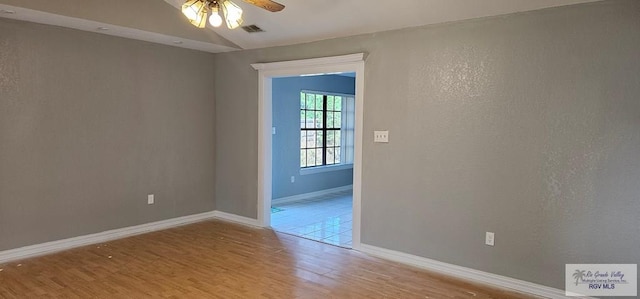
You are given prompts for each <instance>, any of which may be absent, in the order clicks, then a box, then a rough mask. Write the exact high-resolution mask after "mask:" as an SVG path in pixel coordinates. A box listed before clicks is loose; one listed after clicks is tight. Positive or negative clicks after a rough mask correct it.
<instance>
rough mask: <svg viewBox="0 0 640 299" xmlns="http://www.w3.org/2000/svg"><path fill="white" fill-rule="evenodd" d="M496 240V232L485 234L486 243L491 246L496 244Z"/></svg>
mask: <svg viewBox="0 0 640 299" xmlns="http://www.w3.org/2000/svg"><path fill="white" fill-rule="evenodd" d="M495 241H496V234H495V233H492V232H487V234H486V235H485V241H484V243H485V244H486V245H489V246H494V245H495Z"/></svg>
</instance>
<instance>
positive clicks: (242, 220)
mask: <svg viewBox="0 0 640 299" xmlns="http://www.w3.org/2000/svg"><path fill="white" fill-rule="evenodd" d="M213 217H215V218H218V219H222V220H227V221H231V222H236V223H239V224H244V225H248V226H254V227H261V225H260V222H258V220H257V219H253V218H248V217H244V216H239V215H236V214H230V213H225V212H221V211H214V212H213Z"/></svg>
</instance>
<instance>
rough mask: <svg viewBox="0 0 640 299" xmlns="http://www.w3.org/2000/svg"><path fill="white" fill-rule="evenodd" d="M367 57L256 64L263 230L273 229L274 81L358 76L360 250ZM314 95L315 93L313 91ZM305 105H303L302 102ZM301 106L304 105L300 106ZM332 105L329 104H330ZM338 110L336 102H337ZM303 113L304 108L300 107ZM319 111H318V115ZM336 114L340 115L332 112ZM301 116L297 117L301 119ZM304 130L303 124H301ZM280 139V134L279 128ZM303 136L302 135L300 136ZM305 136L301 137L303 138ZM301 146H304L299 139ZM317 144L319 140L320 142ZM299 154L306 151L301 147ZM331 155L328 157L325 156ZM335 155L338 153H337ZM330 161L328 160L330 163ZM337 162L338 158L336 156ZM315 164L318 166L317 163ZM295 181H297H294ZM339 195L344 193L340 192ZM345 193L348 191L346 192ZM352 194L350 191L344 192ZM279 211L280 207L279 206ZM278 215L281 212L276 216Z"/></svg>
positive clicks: (355, 235)
mask: <svg viewBox="0 0 640 299" xmlns="http://www.w3.org/2000/svg"><path fill="white" fill-rule="evenodd" d="M364 57H365V55H364V53H358V54H351V55H343V56H334V57H324V58H315V59H305V60H296V61H283V62H271V63H256V64H252V67H253V68H254V69H256V70H258V78H259V79H258V89H259V93H258V97H259V101H258V108H259V115H258V118H259V120H258V123H259V133H258V148H259V159H258V200H257V201H258V206H257V209H258V223H259V224H260V225H261V226H263V227H271V225H272V213H271V212H272V209H271V208H272V194H273V192H272V188H273V185H272V176H273V164H272V163H273V161H272V156H273V155H272V152H273V151H274V150H277V149H274V148H273V147H272V144H273V137H274V135H273V133H274V130H273V113H272V111H273V110H272V109H273V100H274V99H273V81H274V79H278V78H284V77H292V76H319V75H343V76H345V75H346V73H351V74H349V76H352V75H353V74H355V78H354V81H355V94H354V95H353V101H354V110H355V112H354V121H353V127H354V133H353V135H354V138H353V163H352V177H353V184H352V191H351V198H352V201H351V205H352V217H351V218H352V221H351V223H352V240H351V246H350V247H351V248H353V249H359V247H360V233H361V231H360V227H361V223H360V222H361V219H360V213H361V210H360V209H361V182H362V126H363V119H362V118H363V113H362V112H363V106H364V105H363V101H364V95H363V93H364ZM312 91H313V90H312ZM299 103H301V101H300V102H299ZM299 105H300V104H299ZM327 105H328V104H327ZM334 108H335V98H334ZM298 109H300V107H298ZM315 112H316V111H314V113H315ZM331 112H336V111H331ZM300 115H301V114H297V117H298V118H300ZM297 123H298V125H299V126H300V120H298V122H297ZM275 130H276V132H275V133H276V135H277V134H278V128H276V129H275ZM299 134H302V132H300V133H299ZM300 136H301V135H300ZM297 142H300V140H299V139H297ZM316 142H317V140H316ZM298 150H299V151H301V150H302V148H301V147H300V148H299V149H298ZM325 155H328V153H325ZM334 155H335V151H334ZM327 161H328V159H327ZM334 161H335V156H334ZM314 163H315V162H314ZM294 180H295V178H294ZM337 191H338V192H339V191H340V190H337ZM343 191H344V190H343ZM344 192H345V194H348V193H349V191H344ZM276 208H277V205H276ZM276 213H278V212H276Z"/></svg>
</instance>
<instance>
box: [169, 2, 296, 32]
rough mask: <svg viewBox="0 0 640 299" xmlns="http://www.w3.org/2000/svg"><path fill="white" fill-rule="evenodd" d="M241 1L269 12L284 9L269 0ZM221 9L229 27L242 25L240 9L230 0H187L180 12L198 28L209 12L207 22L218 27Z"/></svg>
mask: <svg viewBox="0 0 640 299" xmlns="http://www.w3.org/2000/svg"><path fill="white" fill-rule="evenodd" d="M243 1H244V2H247V3H249V4H252V5H255V6H257V7H260V8H263V9H265V10H268V11H271V12H277V11H281V10H283V9H284V5H282V4H280V3H277V2H274V1H271V0H243ZM221 9H222V14H223V15H224V20H225V21H226V23H227V27H229V29H235V28H238V27H240V25H242V21H243V20H242V9H241V8H240V6H238V5H237V4H235V3H233V2H231V0H187V1H186V2H185V3H184V4H183V5H182V13H183V14H184V15H185V16H186V17H187V19H189V22H191V24H192V25H193V26H196V27H198V28H204V27H205V25H206V20H207V15H208V13H209V12H211V16H210V17H209V24H211V26H213V27H220V25H222V17H221V16H220V13H219V12H220V10H221Z"/></svg>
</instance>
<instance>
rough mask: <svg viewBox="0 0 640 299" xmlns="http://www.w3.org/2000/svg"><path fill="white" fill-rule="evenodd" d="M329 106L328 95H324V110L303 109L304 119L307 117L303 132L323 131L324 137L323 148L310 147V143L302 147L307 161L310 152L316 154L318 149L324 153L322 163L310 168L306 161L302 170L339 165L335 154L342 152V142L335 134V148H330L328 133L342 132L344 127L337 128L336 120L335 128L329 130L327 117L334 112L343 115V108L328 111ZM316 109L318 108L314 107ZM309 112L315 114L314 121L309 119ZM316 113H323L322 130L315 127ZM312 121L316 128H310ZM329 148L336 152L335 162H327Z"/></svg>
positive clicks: (339, 125)
mask: <svg viewBox="0 0 640 299" xmlns="http://www.w3.org/2000/svg"><path fill="white" fill-rule="evenodd" d="M306 95H307V94H305V97H306ZM327 104H328V103H327V95H323V105H322V110H318V109H301V111H304V117H305V120H304V124H305V127H304V128H301V130H302V131H322V137H323V138H322V147H318V146H315V147H308V142H306V143H305V147H301V150H305V151H306V154H307V159H308V157H309V156H308V154H309V152H310V151H309V150H313V152H315V151H316V150H318V149H319V150H321V151H322V163H318V162H317V161H316V163H315V165H312V166H308V163H307V162H308V160H306V161H305V163H304V164H305V165H304V166H302V168H307V167H313V166H322V165H332V164H336V163H337V162H336V160H338V159H336V157H337V155H336V154H335V153H336V152H338V153H339V151H340V140H337V139H335V133H334V134H332V135H333V136H334V141H333V142H334V146H331V147H328V146H327V140H328V134H327V133H328V132H329V131H340V130H341V128H340V127H341V126H342V124H338V126H337V128H336V126H335V120H334V123H333V125H334V128H328V126H327V115H328V113H334V112H338V113H341V111H342V107H338V109H336V107H334V109H332V110H328V109H327V108H328V105H327ZM314 108H317V107H314ZM307 112H313V115H314V117H313V119H309V118H308V116H307ZM316 112H322V127H321V128H316V127H315V126H316V122H315V115H316ZM310 120H311V121H312V122H313V126H314V127H313V128H308V125H309V121H310ZM305 136H308V135H307V134H305ZM315 137H316V138H318V136H317V134H316V136H315ZM307 138H308V137H307ZM316 140H317V139H316ZM315 144H316V145H317V142H315ZM328 148H331V149H333V152H334V157H333V161H327V151H328Z"/></svg>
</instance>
